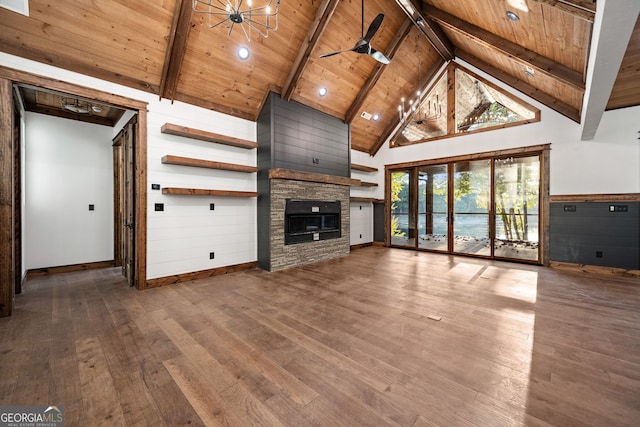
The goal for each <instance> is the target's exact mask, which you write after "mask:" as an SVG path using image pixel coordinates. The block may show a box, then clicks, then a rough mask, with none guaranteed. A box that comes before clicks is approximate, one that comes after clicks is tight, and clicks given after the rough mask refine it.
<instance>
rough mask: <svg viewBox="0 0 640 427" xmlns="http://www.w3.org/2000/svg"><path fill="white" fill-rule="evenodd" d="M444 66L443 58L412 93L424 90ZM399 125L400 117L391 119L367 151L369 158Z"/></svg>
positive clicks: (428, 71)
mask: <svg viewBox="0 0 640 427" xmlns="http://www.w3.org/2000/svg"><path fill="white" fill-rule="evenodd" d="M444 64H445V61H444V58H442V59H441V60H440V61H438V62H437V63H436V64H434V65H433V66H432V67H431V68H430V69H429V70H427V72H426V73H425V75H424V78H423V79H422V80H421V81H420V82H418V84H417V87H416V88H415V90H414V93H415V91H417V90H418V89H420V90H422V89H424V87H425V86H426V84H427V83H428V82H429V81H431V80H433V78H434V77H435V76H436V73H437V72H438V71H439V70H440V69H441V68H442V66H443V65H444ZM399 124H400V117H399V116H396V118H395V119H393V121H392V122H391V123H389V126H387V127H386V129H385V130H384V132H382V135H380V138H378V140H377V141H376V143H375V144H374V145H373V146H372V147H371V149H370V150H369V155H370V156H375V155H376V153H377V152H378V150H379V149H380V147H382V144H384V143H385V141H386V140H387V139H389V138H390V137H391V135H393V132H394V131H395V130H396V128H397V127H398V125H399Z"/></svg>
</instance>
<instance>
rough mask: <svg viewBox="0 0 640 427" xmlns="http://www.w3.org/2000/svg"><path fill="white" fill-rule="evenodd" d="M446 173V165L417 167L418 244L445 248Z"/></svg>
mask: <svg viewBox="0 0 640 427" xmlns="http://www.w3.org/2000/svg"><path fill="white" fill-rule="evenodd" d="M448 194H449V172H448V167H447V165H435V166H424V167H421V168H420V169H418V247H419V248H422V249H431V250H435V251H448V250H449V227H448V226H449V222H448V219H449V206H448V199H449V197H448Z"/></svg>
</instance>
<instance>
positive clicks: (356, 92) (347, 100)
mask: <svg viewBox="0 0 640 427" xmlns="http://www.w3.org/2000/svg"><path fill="white" fill-rule="evenodd" d="M257 2H258V0H254V3H257ZM361 6H362V3H361V1H360V0H341V1H339V0H281V6H280V13H279V27H278V29H277V31H270V32H269V37H267V38H263V37H261V36H260V35H258V34H257V33H255V32H253V34H252V35H251V40H250V41H248V40H247V39H246V38H245V36H244V34H243V32H242V31H241V29H239V28H238V26H237V25H236V26H235V27H234V29H233V31H232V32H231V34H230V35H228V31H227V29H226V28H224V27H218V28H213V29H212V28H209V27H208V18H207V16H206V15H205V14H201V13H194V12H193V11H192V2H191V0H139V1H136V2H131V1H129V0H102V1H99V2H78V1H74V0H57V1H56V2H51V1H50V0H30V2H29V11H30V16H29V17H26V16H22V15H19V14H17V13H14V12H11V11H9V10H6V9H3V8H0V27H1V28H2V31H0V50H2V51H4V52H7V53H10V54H14V55H18V56H22V57H25V58H28V59H32V60H35V61H39V62H43V63H46V64H51V65H54V66H58V67H61V68H65V69H69V70H72V71H76V72H79V73H83V74H87V75H90V76H94V77H98V78H102V79H105V80H108V81H112V82H115V83H119V84H123V85H126V86H130V87H134V88H137V89H141V90H144V91H147V92H151V93H154V94H157V95H159V96H161V97H163V98H169V99H174V100H178V101H184V102H188V103H191V104H194V105H198V106H202V107H205V108H209V109H212V110H215V111H220V112H223V113H227V114H230V115H233V116H237V117H242V118H246V119H249V120H255V119H256V118H257V116H258V114H259V112H260V109H261V107H262V104H263V102H264V100H265V98H266V96H267V94H268V93H269V91H276V92H278V93H281V94H282V95H283V97H285V98H287V99H290V100H293V101H297V102H300V103H302V104H305V105H308V106H311V107H313V108H316V109H318V110H321V111H324V112H326V113H328V114H330V115H332V116H335V117H338V118H340V119H342V120H344V121H345V122H347V123H350V124H351V130H352V147H353V148H354V149H357V150H361V151H364V152H368V153H370V154H374V153H375V152H376V151H377V149H378V148H379V147H380V146H381V144H382V143H383V142H384V139H385V137H386V136H387V135H388V134H389V133H390V132H391V130H392V129H393V128H394V127H395V126H396V124H397V120H398V114H397V106H398V103H399V102H400V98H401V97H405V98H406V99H410V98H411V96H413V94H414V93H415V91H416V90H417V89H418V88H419V87H420V86H421V83H420V82H424V80H425V79H429V78H430V77H432V76H433V75H434V74H435V72H436V71H437V70H438V69H439V68H440V67H441V66H442V65H443V64H444V63H445V62H446V61H448V60H450V59H453V58H454V57H455V58H460V59H462V60H464V61H466V62H468V63H470V64H472V65H474V66H476V67H478V68H480V69H481V70H483V71H485V72H487V73H489V74H491V75H493V76H494V77H496V78H497V79H499V80H502V81H504V82H505V83H507V84H509V85H511V86H512V87H514V88H516V89H518V90H520V91H522V92H523V93H526V94H528V95H529V96H531V97H533V98H534V99H536V100H538V101H539V102H541V103H543V104H545V105H547V106H549V107H550V108H553V109H555V110H556V111H558V112H560V113H561V114H563V115H565V116H567V117H569V118H571V119H572V120H574V121H579V120H580V114H581V111H582V102H583V96H584V93H585V83H584V82H585V80H586V69H587V63H588V54H589V45H590V39H591V32H592V26H593V17H594V11H595V3H594V2H592V1H590V0H571V1H569V0H564V1H554V0H500V1H496V0H455V1H451V0H428V1H422V2H417V1H411V0H396V1H395V2H394V1H389V0H366V1H365V13H364V25H365V30H366V27H368V25H369V23H370V22H371V21H372V20H373V18H374V17H375V16H376V15H377V14H378V13H384V15H385V17H384V21H383V23H382V25H381V27H380V30H379V31H378V32H377V34H376V35H375V37H374V38H373V40H372V41H371V44H372V46H373V47H374V48H376V49H377V50H380V51H381V52H383V53H385V54H386V55H387V56H388V57H389V58H391V63H390V64H389V65H382V64H380V63H378V62H377V61H375V60H374V59H373V58H371V57H369V56H368V55H359V54H356V53H354V52H347V53H344V54H340V55H336V56H331V57H328V58H320V55H321V54H323V53H327V52H331V51H335V50H341V49H348V48H350V47H352V46H353V45H354V44H355V43H356V41H357V39H358V38H359V37H360V36H361V31H362V30H361V16H362V14H361ZM411 8H413V9H415V13H414V15H413V16H412V17H411V18H410V17H409V14H408V13H407V10H409V9H411ZM507 10H512V11H513V12H516V13H517V14H518V16H519V18H520V19H519V21H517V22H516V21H511V20H509V19H508V18H507V17H506V15H505V13H506V11H507ZM416 17H419V18H421V19H423V21H422V25H417V24H416ZM427 36H428V37H430V38H431V42H430V41H429V40H428V39H427ZM639 45H640V30H638V25H636V29H635V31H634V34H633V36H632V39H631V42H630V43H629V48H628V51H627V58H626V59H625V62H624V63H623V67H622V69H621V72H620V75H619V80H618V82H617V83H616V87H614V91H613V94H614V95H613V96H612V98H611V100H610V105H609V106H608V108H620V107H625V106H631V105H639V104H640V90H639V89H638V87H639V85H638V84H637V82H638V79H639V78H640V67H638V57H639V56H640V54H639V47H638V46H639ZM241 46H247V47H248V48H249V49H250V57H249V58H248V59H247V60H244V61H242V60H240V59H239V58H238V56H237V54H236V52H237V49H238V48H239V47H241ZM434 46H435V47H434ZM532 70H533V71H532ZM320 87H326V88H327V89H328V94H327V95H326V96H324V97H321V96H319V95H318V89H319V88H320ZM362 112H367V113H370V114H378V115H379V117H380V118H379V120H377V121H373V120H367V119H365V118H363V117H361V114H362Z"/></svg>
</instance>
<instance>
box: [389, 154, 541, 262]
mask: <svg viewBox="0 0 640 427" xmlns="http://www.w3.org/2000/svg"><path fill="white" fill-rule="evenodd" d="M541 160H542V155H541V154H539V153H536V154H533V155H524V156H521V157H513V156H503V157H490V158H484V159H477V160H476V159H474V160H459V161H451V162H447V163H441V164H429V165H424V166H417V167H411V168H404V169H398V170H390V171H389V172H390V176H389V181H388V182H389V187H390V190H389V196H390V202H391V208H390V219H389V221H390V224H389V230H390V239H389V242H390V244H391V246H398V247H405V248H415V249H421V250H429V251H438V252H444V253H451V254H461V255H473V256H480V257H487V258H503V259H510V260H519V261H526V262H540V261H541V254H540V246H539V242H540V240H541V238H540V226H539V224H540V220H539V217H540V199H541V168H540V164H541Z"/></svg>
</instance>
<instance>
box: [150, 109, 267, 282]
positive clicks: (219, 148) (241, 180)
mask: <svg viewBox="0 0 640 427" xmlns="http://www.w3.org/2000/svg"><path fill="white" fill-rule="evenodd" d="M178 104H179V103H174V104H173V105H171V104H170V103H168V102H156V103H154V104H150V106H149V115H148V129H147V134H148V151H147V159H148V163H147V171H148V175H147V176H148V179H147V184H148V186H149V188H148V193H147V195H148V196H147V197H148V211H147V218H148V220H147V229H148V236H149V237H148V246H147V278H149V279H151V278H157V277H164V276H169V275H174V274H180V273H188V272H193V271H200V270H207V269H211V268H217V267H222V266H228V265H235V264H242V263H245V262H252V261H255V260H256V257H257V249H256V247H257V231H256V227H257V226H256V221H257V216H256V211H257V209H256V199H255V198H239V197H206V196H175V195H163V194H162V192H161V191H158V190H151V185H152V184H160V186H161V187H186V188H204V189H215V190H233V191H256V174H255V173H242V172H233V171H225V170H215V169H205V168H193V167H186V166H180V165H169V164H162V163H161V158H162V156H165V155H168V154H170V155H176V156H183V157H192V158H197V159H203V160H212V161H219V162H224V163H235V164H241V165H247V166H256V149H251V150H247V149H244V148H238V147H231V146H227V145H222V144H216V143H211V142H206V141H200V140H196V139H191V138H184V137H180V136H175V135H168V134H163V133H161V132H160V129H161V127H162V125H163V124H164V123H174V124H177V125H181V126H187V127H190V128H195V129H199V130H204V131H210V132H215V133H219V134H223V135H229V136H234V137H237V138H243V139H248V140H251V141H255V124H254V123H252V122H248V121H245V120H241V119H236V118H232V117H228V116H225V115H223V114H219V113H215V112H213V111H209V110H205V109H202V108H197V107H193V106H190V105H186V104H179V105H178ZM230 125H231V126H235V127H234V129H233V130H231V129H229V126H230ZM243 129H245V130H247V131H244V132H242V130H243ZM238 130H240V131H241V132H238ZM156 203H163V204H164V211H162V212H156V211H155V210H154V208H155V204H156ZM210 203H214V204H215V209H214V210H213V211H211V210H209V204H210ZM210 252H214V254H215V257H214V259H209V253H210Z"/></svg>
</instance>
